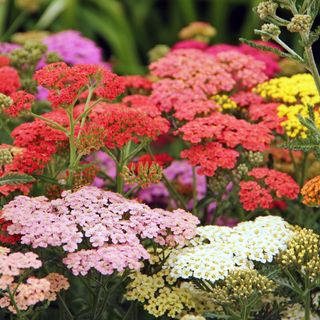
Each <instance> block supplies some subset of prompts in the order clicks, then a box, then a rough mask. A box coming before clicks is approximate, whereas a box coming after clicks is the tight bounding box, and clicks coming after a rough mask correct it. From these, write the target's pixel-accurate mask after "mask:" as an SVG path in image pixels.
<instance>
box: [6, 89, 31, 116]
mask: <svg viewBox="0 0 320 320" xmlns="http://www.w3.org/2000/svg"><path fill="white" fill-rule="evenodd" d="M10 98H11V99H12V101H13V102H12V104H11V105H10V107H9V108H6V109H4V112H6V113H7V114H9V115H10V116H11V117H16V116H18V115H19V114H20V113H21V112H22V111H23V110H30V109H31V106H32V103H33V101H34V99H35V98H34V96H33V95H32V94H30V93H28V92H25V91H23V90H21V91H17V92H14V93H12V94H11V96H10Z"/></svg>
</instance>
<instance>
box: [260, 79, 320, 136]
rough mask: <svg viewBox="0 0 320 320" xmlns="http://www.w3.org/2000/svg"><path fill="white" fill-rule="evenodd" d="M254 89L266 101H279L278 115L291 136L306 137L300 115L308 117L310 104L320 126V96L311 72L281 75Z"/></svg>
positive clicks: (305, 130)
mask: <svg viewBox="0 0 320 320" xmlns="http://www.w3.org/2000/svg"><path fill="white" fill-rule="evenodd" d="M254 91H255V92H256V93H258V94H260V95H261V97H262V98H264V99H265V100H266V101H271V102H275V103H278V104H279V106H278V108H277V110H278V112H277V113H278V117H279V119H280V121H281V126H282V127H283V128H284V130H285V132H286V134H287V135H288V136H289V137H291V138H296V137H301V138H306V136H307V135H306V132H307V129H306V128H305V127H304V126H303V125H302V124H301V123H300V121H299V118H298V115H299V114H300V115H302V116H303V117H308V105H312V106H316V107H315V109H314V114H315V121H316V123H317V125H319V126H320V116H319V112H318V109H317V106H318V105H320V96H319V93H318V91H317V88H316V85H315V83H314V80H313V78H312V76H311V75H310V74H297V75H294V76H292V77H280V78H275V79H272V80H270V81H268V82H265V83H263V84H260V85H258V86H257V87H256V88H255V89H254Z"/></svg>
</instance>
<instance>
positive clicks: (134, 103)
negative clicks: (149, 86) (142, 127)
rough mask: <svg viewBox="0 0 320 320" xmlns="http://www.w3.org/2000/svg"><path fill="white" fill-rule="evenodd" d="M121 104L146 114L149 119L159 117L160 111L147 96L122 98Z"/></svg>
mask: <svg viewBox="0 0 320 320" xmlns="http://www.w3.org/2000/svg"><path fill="white" fill-rule="evenodd" d="M122 102H123V103H124V104H126V105H127V106H128V107H130V108H132V109H134V110H137V111H141V112H142V113H146V114H148V115H149V116H150V117H158V116H161V112H160V110H159V109H158V108H157V106H156V105H155V104H154V103H153V102H152V101H151V99H150V97H148V96H142V95H138V94H135V95H132V96H127V97H125V98H123V99H122Z"/></svg>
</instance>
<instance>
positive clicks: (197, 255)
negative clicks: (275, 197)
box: [166, 216, 294, 283]
mask: <svg viewBox="0 0 320 320" xmlns="http://www.w3.org/2000/svg"><path fill="white" fill-rule="evenodd" d="M197 230H198V236H197V237H195V238H194V239H193V240H191V244H190V245H189V246H187V247H184V248H181V249H180V248H179V249H175V250H174V251H173V252H172V254H171V255H170V256H169V259H168V261H167V262H166V267H168V268H169V269H170V270H171V271H170V274H171V276H173V277H174V278H183V279H188V278H191V277H193V278H196V279H201V280H208V281H210V282H211V283H214V282H216V281H218V280H222V279H224V278H225V277H227V276H228V274H229V273H230V272H232V271H235V270H239V269H253V268H254V264H253V262H255V261H259V262H261V263H266V262H271V261H273V259H274V257H275V256H276V255H277V254H278V253H279V252H281V251H283V250H286V249H287V242H288V241H289V240H290V239H291V238H292V237H293V236H294V232H293V231H291V229H290V226H289V225H288V224H287V223H286V222H285V221H284V220H283V219H282V218H280V217H275V216H266V217H259V218H257V219H256V220H255V221H248V222H242V223H239V224H238V225H237V226H236V227H233V228H230V227H219V226H205V227H198V229H197Z"/></svg>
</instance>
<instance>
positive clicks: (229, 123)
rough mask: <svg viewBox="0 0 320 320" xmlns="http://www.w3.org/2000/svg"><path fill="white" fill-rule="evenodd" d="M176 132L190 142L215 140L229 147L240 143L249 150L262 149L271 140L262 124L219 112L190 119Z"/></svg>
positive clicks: (271, 137) (267, 130) (269, 134)
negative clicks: (251, 122)
mask: <svg viewBox="0 0 320 320" xmlns="http://www.w3.org/2000/svg"><path fill="white" fill-rule="evenodd" d="M177 133H182V134H183V139H184V140H186V141H190V142H191V143H199V142H201V141H202V140H216V141H218V142H220V143H223V144H225V145H226V146H228V147H230V148H234V147H236V146H239V145H241V146H242V147H243V148H244V149H246V150H251V151H264V150H265V149H266V148H267V147H268V146H269V144H270V143H271V141H272V140H273V136H272V135H271V132H270V131H269V129H268V128H267V127H265V126H264V125H260V124H250V123H249V122H247V121H245V120H239V119H237V118H235V117H233V116H230V115H227V114H222V113H219V112H215V113H213V114H212V115H211V116H209V117H206V118H198V119H195V120H193V121H190V122H189V123H187V124H185V125H184V126H182V127H181V128H180V129H178V130H177Z"/></svg>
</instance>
